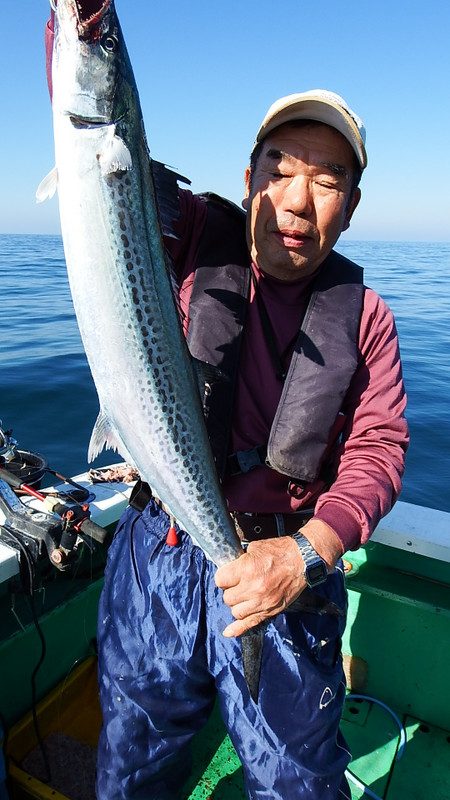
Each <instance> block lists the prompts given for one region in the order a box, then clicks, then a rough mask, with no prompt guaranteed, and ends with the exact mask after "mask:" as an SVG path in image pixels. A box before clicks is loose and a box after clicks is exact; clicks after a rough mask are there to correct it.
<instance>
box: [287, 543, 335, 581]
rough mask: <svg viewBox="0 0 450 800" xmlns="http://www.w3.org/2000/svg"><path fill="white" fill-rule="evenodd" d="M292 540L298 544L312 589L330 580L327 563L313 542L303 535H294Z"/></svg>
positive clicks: (307, 579)
mask: <svg viewBox="0 0 450 800" xmlns="http://www.w3.org/2000/svg"><path fill="white" fill-rule="evenodd" d="M292 538H293V539H294V540H295V542H296V543H297V544H298V547H299V550H300V553H301V555H302V558H303V563H304V565H305V572H304V575H305V580H306V583H307V584H308V586H309V587H310V588H311V589H312V588H314V586H320V584H321V583H324V582H325V581H326V579H327V578H328V568H327V565H326V562H325V561H324V560H323V558H321V557H320V556H319V554H318V553H317V551H316V550H314V547H313V546H312V544H311V542H310V541H309V540H308V539H307V538H306V536H303V534H302V533H293V534H292Z"/></svg>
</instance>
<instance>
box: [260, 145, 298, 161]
mask: <svg viewBox="0 0 450 800" xmlns="http://www.w3.org/2000/svg"><path fill="white" fill-rule="evenodd" d="M266 157H267V158H270V159H272V160H273V161H281V160H283V161H295V158H294V156H291V155H289V153H285V152H284V151H283V150H277V149H276V148H275V147H269V149H268V150H267V152H266Z"/></svg>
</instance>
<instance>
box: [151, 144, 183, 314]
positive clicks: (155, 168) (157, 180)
mask: <svg viewBox="0 0 450 800" xmlns="http://www.w3.org/2000/svg"><path fill="white" fill-rule="evenodd" d="M150 167H151V172H152V177H153V185H154V188H155V198H156V207H157V209H158V216H159V221H160V224H161V232H162V234H163V236H165V237H166V238H169V239H178V238H179V237H178V234H177V232H176V230H175V224H176V222H177V220H178V219H179V217H180V200H179V195H178V181H181V183H186V184H190V180H189V178H185V177H184V176H183V175H180V174H179V173H178V172H175V170H173V169H172V168H171V167H168V166H167V165H166V164H162V163H161V162H160V161H154V160H153V159H151V160H150ZM166 267H167V272H168V275H169V278H170V281H171V284H172V294H173V298H174V301H175V306H176V308H177V311H178V315H179V317H180V320H181V322H183V320H184V319H185V316H186V315H185V314H184V312H183V310H182V308H181V303H180V299H179V291H178V288H179V287H178V278H177V275H176V273H175V270H174V268H173V263H172V258H171V256H170V253H169V252H168V250H167V248H166Z"/></svg>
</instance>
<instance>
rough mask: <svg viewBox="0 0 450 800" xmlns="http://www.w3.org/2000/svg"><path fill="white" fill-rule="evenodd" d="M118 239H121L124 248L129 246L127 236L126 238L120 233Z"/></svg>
mask: <svg viewBox="0 0 450 800" xmlns="http://www.w3.org/2000/svg"><path fill="white" fill-rule="evenodd" d="M120 238H121V239H122V242H123V244H124V245H125V247H129V246H130V241H129V239H128V236H126V235H125V234H124V233H122V234H121V235H120Z"/></svg>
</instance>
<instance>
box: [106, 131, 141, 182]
mask: <svg viewBox="0 0 450 800" xmlns="http://www.w3.org/2000/svg"><path fill="white" fill-rule="evenodd" d="M98 160H99V162H100V169H101V172H102V175H103V176H104V177H106V175H111V174H112V173H114V172H128V171H129V170H130V169H131V167H132V166H133V160H132V158H131V153H130V151H129V149H128V147H127V146H126V144H125V142H124V140H123V139H121V138H120V136H117V135H116V126H115V125H111V126H110V128H109V130H108V134H107V137H106V141H105V144H104V146H103V148H102V149H101V151H100V152H99V154H98Z"/></svg>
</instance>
